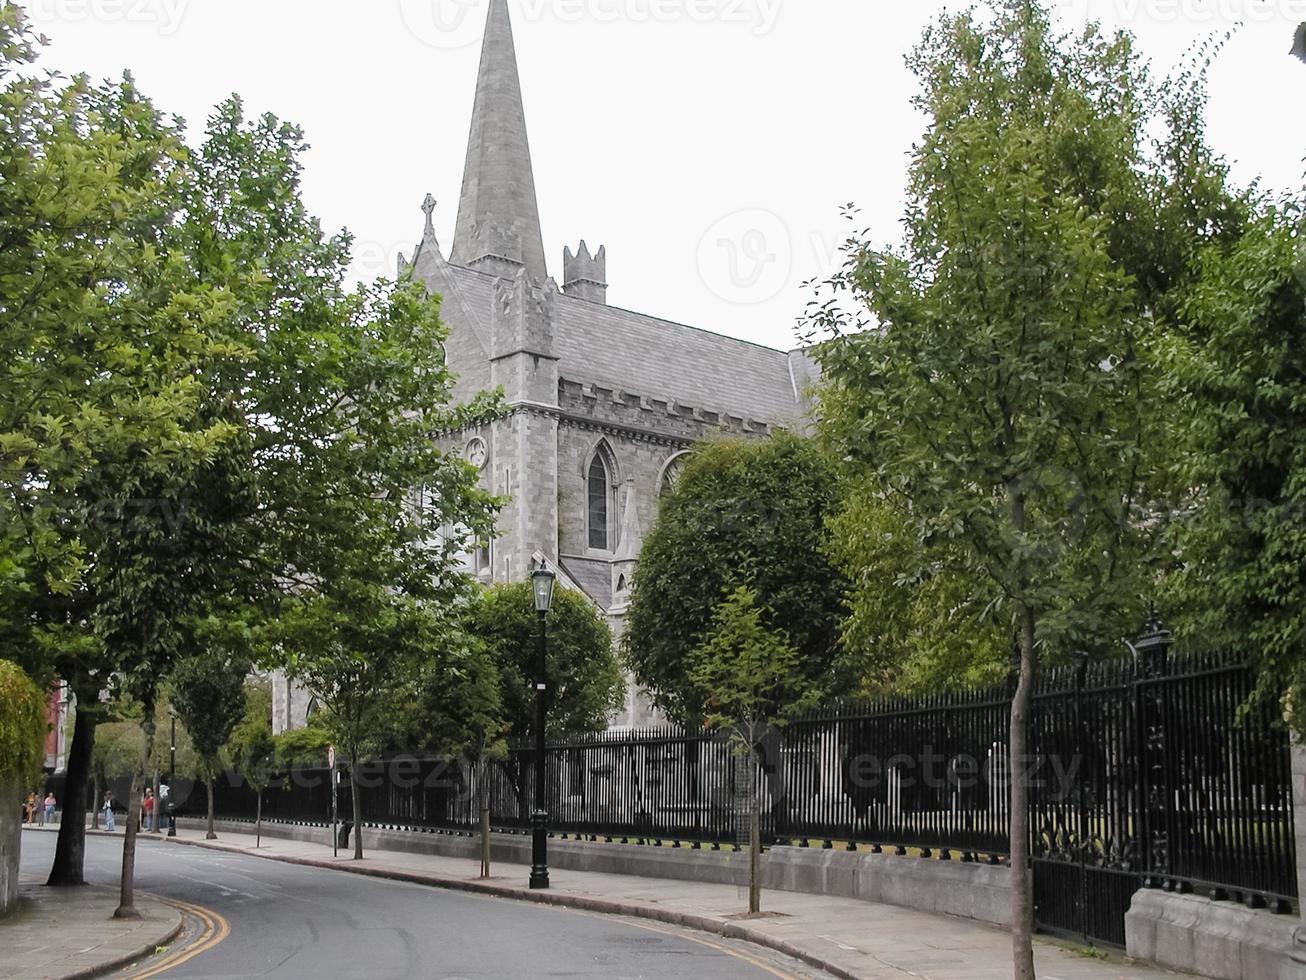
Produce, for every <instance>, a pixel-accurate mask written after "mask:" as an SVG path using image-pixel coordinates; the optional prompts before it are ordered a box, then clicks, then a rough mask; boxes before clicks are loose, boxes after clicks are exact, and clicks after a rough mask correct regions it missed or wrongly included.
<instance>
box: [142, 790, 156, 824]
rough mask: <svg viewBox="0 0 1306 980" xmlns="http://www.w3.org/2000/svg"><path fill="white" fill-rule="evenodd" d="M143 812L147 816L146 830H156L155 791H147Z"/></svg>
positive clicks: (143, 802)
mask: <svg viewBox="0 0 1306 980" xmlns="http://www.w3.org/2000/svg"><path fill="white" fill-rule="evenodd" d="M141 811H142V812H143V813H144V814H145V829H146V830H153V829H154V790H152V789H149V788H148V787H147V788H146V790H145V799H144V800H142V801H141Z"/></svg>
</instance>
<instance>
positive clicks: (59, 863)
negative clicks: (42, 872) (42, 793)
mask: <svg viewBox="0 0 1306 980" xmlns="http://www.w3.org/2000/svg"><path fill="white" fill-rule="evenodd" d="M95 721H96V719H95V715H94V714H92V713H91V712H90V711H82V710H81V709H80V708H79V709H78V711H77V717H76V719H75V720H74V721H73V744H72V745H71V746H69V748H68V778H67V780H66V781H65V783H64V791H63V793H64V796H63V819H62V820H60V821H59V839H58V842H57V843H56V844H55V848H54V864H53V865H51V867H50V877H49V878H48V879H46V882H45V883H46V884H47V885H50V886H52V887H55V888H63V887H66V886H69V885H84V884H86V879H85V877H84V874H83V869H84V866H85V857H86V788H87V779H88V777H89V776H90V773H91V754H92V753H93V752H94V751H95ZM96 802H97V801H96V800H95V799H92V800H91V809H92V810H94V809H95V805H96Z"/></svg>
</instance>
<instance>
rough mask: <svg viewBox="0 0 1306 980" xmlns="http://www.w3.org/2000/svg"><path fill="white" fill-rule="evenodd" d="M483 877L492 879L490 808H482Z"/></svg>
mask: <svg viewBox="0 0 1306 980" xmlns="http://www.w3.org/2000/svg"><path fill="white" fill-rule="evenodd" d="M481 877H482V878H488V877H490V808H489V807H488V806H484V805H482V806H481Z"/></svg>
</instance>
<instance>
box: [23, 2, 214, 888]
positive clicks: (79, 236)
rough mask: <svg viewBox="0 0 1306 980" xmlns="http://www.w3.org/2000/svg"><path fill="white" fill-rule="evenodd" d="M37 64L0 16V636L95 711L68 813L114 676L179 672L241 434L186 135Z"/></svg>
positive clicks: (74, 756)
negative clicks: (206, 282)
mask: <svg viewBox="0 0 1306 980" xmlns="http://www.w3.org/2000/svg"><path fill="white" fill-rule="evenodd" d="M34 58H35V45H34V42H33V38H32V36H31V34H30V32H29V31H28V30H27V28H26V26H25V24H24V21H23V15H22V13H21V10H20V8H18V7H17V6H16V5H14V4H12V3H7V2H6V3H3V4H2V5H0V79H2V80H3V85H4V98H3V99H0V115H3V117H4V125H3V126H0V132H2V133H3V135H2V136H0V172H3V173H4V180H3V181H0V239H2V240H3V241H4V248H3V249H0V508H2V509H3V512H4V519H3V520H0V630H2V631H3V632H4V640H5V642H6V645H7V646H8V647H9V648H10V649H11V650H13V651H14V654H15V655H16V656H17V657H19V658H20V659H21V660H23V662H24V663H25V664H26V665H27V666H28V668H29V669H30V670H31V671H32V672H33V673H34V674H35V675H36V676H39V677H40V678H42V679H43V680H45V679H48V678H50V677H52V676H58V677H61V678H63V679H64V680H66V681H68V683H69V684H70V685H71V687H72V689H73V691H74V693H75V694H76V697H77V699H78V702H79V703H80V704H81V705H82V710H81V711H79V712H78V715H77V726H76V728H75V730H74V736H73V744H72V746H71V750H70V758H69V772H68V776H69V779H68V787H69V789H68V794H67V796H66V798H65V801H64V803H65V808H66V809H68V810H70V811H71V812H79V811H80V810H81V809H82V808H83V807H84V805H85V800H84V792H85V787H86V782H87V776H88V773H89V768H90V764H91V752H92V745H93V739H94V728H95V721H96V711H95V710H94V706H98V705H99V704H100V701H101V696H102V694H104V693H105V691H106V690H107V689H108V688H109V687H110V684H111V682H112V683H113V684H115V685H116V686H117V687H118V688H119V689H120V690H121V691H124V692H125V691H127V690H128V689H131V688H134V687H135V688H140V689H139V690H136V691H135V692H134V693H135V694H136V695H138V696H143V697H144V698H145V699H147V700H148V696H149V693H150V692H149V690H148V686H149V682H148V678H149V677H151V676H153V674H152V673H151V671H150V670H145V669H142V663H141V661H142V660H150V661H151V662H153V663H154V664H155V665H156V667H157V668H158V669H166V666H167V664H166V660H167V657H168V656H169V642H170V641H169V635H170V633H169V624H170V622H171V621H172V619H173V616H174V613H175V612H176V611H177V607H178V604H179V602H181V601H183V599H184V597H185V596H186V595H187V594H188V593H189V591H190V579H189V576H185V575H182V576H179V575H178V574H177V573H178V572H179V571H184V570H185V569H186V567H187V566H185V565H181V566H179V565H178V564H177V563H176V557H177V555H178V554H179V552H181V551H183V550H189V549H190V545H189V544H183V543H182V542H181V541H180V539H179V537H178V536H177V535H175V534H174V532H175V531H176V530H177V526H176V522H175V518H176V516H177V514H178V511H177V509H176V504H177V502H178V500H179V498H180V497H181V495H182V491H181V487H182V486H183V485H189V484H191V483H193V482H194V481H196V480H200V479H202V477H201V476H200V474H201V473H204V472H206V471H207V470H209V469H210V468H211V467H212V465H213V464H214V461H215V459H216V457H217V455H218V454H219V452H220V451H221V449H222V447H223V445H224V443H225V442H226V440H227V438H228V437H229V436H230V434H231V430H230V429H229V428H228V427H227V426H226V425H225V424H223V423H222V422H221V421H220V420H218V419H217V418H216V416H215V414H214V412H213V411H212V410H211V407H210V406H206V405H205V401H204V399H203V397H202V395H201V388H202V385H201V383H200V381H199V378H200V376H201V375H202V374H203V373H204V371H205V370H206V368H207V367H208V366H209V365H211V363H212V359H213V357H214V355H215V353H216V352H215V350H214V348H213V345H212V344H211V343H210V342H209V340H208V339H207V338H206V334H205V330H204V325H205V324H206V323H207V322H208V321H209V319H210V318H211V317H212V315H213V314H214V312H215V310H217V309H218V308H219V307H220V300H219V298H218V297H215V296H212V295H205V294H199V293H196V292H193V291H192V292H187V291H186V290H184V289H182V288H180V287H179V283H182V282H184V281H185V280H186V279H187V275H188V274H187V272H186V269H185V267H184V264H183V263H181V262H179V261H177V257H176V256H173V255H171V254H170V253H169V252H168V251H167V250H166V249H164V248H161V247H160V239H161V237H162V234H163V231H162V230H163V229H165V228H167V227H168V226H169V225H170V223H171V222H172V220H173V217H174V214H175V204H176V188H177V184H178V180H179V174H180V172H181V168H182V166H183V161H184V158H185V153H184V147H183V145H182V143H181V140H180V136H179V132H178V129H177V125H176V124H175V123H171V122H165V121H164V120H163V119H162V118H161V117H160V116H159V114H158V113H157V112H156V111H155V110H154V108H153V107H152V106H151V105H150V104H149V103H148V102H147V101H146V100H144V99H143V98H141V97H140V95H139V93H138V92H137V91H136V89H135V87H134V86H133V85H132V83H131V81H130V79H125V80H124V81H123V82H121V83H117V84H103V85H94V84H92V83H90V82H89V81H88V80H86V79H85V78H81V77H78V78H73V79H71V80H68V79H61V78H58V77H57V76H51V75H48V74H45V73H37V72H33V71H24V70H21V69H23V68H24V67H25V66H28V65H29V64H30V63H31V62H32V61H33V60H34ZM51 187H57V188H59V193H57V194H51V193H50V188H51ZM168 508H171V510H169V509H168ZM198 527H199V526H198V525H196V528H197V529H198ZM164 582H166V583H167V585H166V587H163V586H162V583H164ZM143 725H144V727H145V730H146V731H147V733H148V731H149V730H150V728H151V725H150V717H149V715H148V714H147V716H146V717H145V719H144V720H143ZM128 825H129V828H131V827H132V823H131V822H130V821H129V824H128ZM82 834H83V827H82V824H81V822H80V821H76V820H74V821H69V822H67V823H66V824H64V825H62V826H61V827H60V837H59V843H58V847H57V851H56V858H55V864H54V867H53V868H52V870H51V876H50V883H51V884H80V883H81V881H82V858H81V855H82V850H83V843H82ZM128 836H129V839H128V846H127V847H126V848H125V849H124V862H125V866H127V865H129V864H130V858H131V855H132V853H134V852H133V846H134V829H129V835H128ZM123 909H124V914H130V896H129V894H126V893H125V895H124V903H123Z"/></svg>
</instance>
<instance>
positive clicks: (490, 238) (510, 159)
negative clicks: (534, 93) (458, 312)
mask: <svg viewBox="0 0 1306 980" xmlns="http://www.w3.org/2000/svg"><path fill="white" fill-rule="evenodd" d="M449 258H450V261H451V262H454V263H455V264H457V265H465V266H474V265H477V264H478V263H479V262H480V261H481V260H487V259H488V260H490V261H489V262H488V263H487V271H495V272H497V273H499V274H501V275H503V274H509V273H508V268H509V267H510V266H511V265H512V264H516V265H518V266H523V267H525V269H526V272H527V274H528V275H530V276H531V277H532V278H534V279H537V280H539V281H541V282H543V281H544V279H545V277H546V275H547V273H546V271H545V262H544V239H543V236H542V235H541V233H540V212H539V205H538V204H537V203H536V200H535V176H534V174H533V172H532V170H531V150H530V144H529V143H528V141H527V138H526V112H525V110H524V109H523V107H522V97H521V80H520V78H519V77H518V74H517V52H516V48H515V47H514V45H513V39H512V24H511V22H510V20H509V18H508V3H507V0H490V10H489V15H488V17H487V18H486V21H485V40H484V42H483V44H482V47H481V67H480V73H479V75H478V76H477V80H476V102H475V105H474V107H473V109H472V127H471V133H470V135H469V137H468V141H467V163H466V166H465V168H464V170H463V189H462V197H461V199H460V200H459V202H458V224H457V228H456V230H455V232H454V239H453V248H452V249H451V251H450V256H449ZM504 260H506V261H504Z"/></svg>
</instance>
